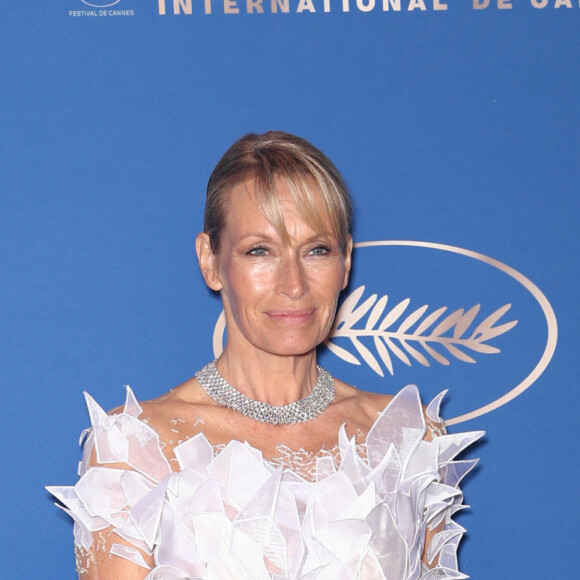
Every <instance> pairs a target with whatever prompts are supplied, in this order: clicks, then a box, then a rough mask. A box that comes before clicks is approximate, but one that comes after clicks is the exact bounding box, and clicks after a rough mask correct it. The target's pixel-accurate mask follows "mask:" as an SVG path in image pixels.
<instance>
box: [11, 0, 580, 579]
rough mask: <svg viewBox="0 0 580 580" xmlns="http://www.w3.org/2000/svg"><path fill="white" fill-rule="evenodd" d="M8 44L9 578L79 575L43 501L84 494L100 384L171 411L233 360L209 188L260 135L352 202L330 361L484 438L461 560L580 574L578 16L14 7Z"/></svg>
mask: <svg viewBox="0 0 580 580" xmlns="http://www.w3.org/2000/svg"><path fill="white" fill-rule="evenodd" d="M0 46H1V51H0V147H1V169H0V247H1V251H0V289H1V292H0V324H1V329H2V331H1V333H0V347H1V349H0V358H1V365H0V385H1V390H2V393H3V404H2V406H1V414H2V417H1V422H0V429H1V432H2V447H3V459H2V464H3V467H2V482H3V490H4V491H3V502H2V504H3V508H2V525H1V526H0V549H1V551H2V554H3V557H2V566H1V569H2V572H1V574H0V575H1V576H2V577H6V578H42V579H51V580H64V579H68V578H70V579H72V578H74V577H75V572H74V555H73V551H72V525H71V523H70V522H69V521H68V519H67V517H66V516H65V515H64V514H63V513H62V512H60V511H59V510H57V509H56V508H54V506H53V505H52V502H51V499H50V498H49V496H48V494H47V493H46V492H45V491H44V489H43V486H44V485H64V484H72V483H74V482H75V480H76V467H77V463H78V461H79V459H80V450H79V448H78V446H77V441H78V437H79V435H80V433H81V431H82V430H83V429H84V428H85V427H86V426H87V424H88V416H87V413H86V410H85V407H84V401H83V396H82V392H83V390H86V391H89V392H90V393H91V394H92V395H93V397H95V398H96V399H97V401H99V402H100V404H101V405H103V406H104V407H106V408H112V407H115V406H117V405H118V404H120V403H121V402H122V400H123V393H124V391H123V385H124V384H130V385H131V386H132V387H133V389H134V391H135V392H136V394H137V396H138V397H139V398H141V399H149V398H153V397H155V396H158V395H159V394H161V393H163V392H165V391H167V390H168V389H169V388H171V387H172V386H174V385H176V384H178V383H180V382H183V381H184V380H186V379H187V378H189V377H190V376H191V375H192V374H193V373H194V371H195V370H196V369H198V368H199V367H201V366H202V365H203V364H204V363H206V362H207V361H208V360H210V359H211V358H212V357H213V356H214V355H215V354H219V352H220V350H221V348H222V344H223V340H224V327H223V321H222V318H221V317H220V313H221V305H220V303H219V300H218V299H217V298H216V297H215V296H213V295H212V294H211V293H210V292H209V291H208V290H207V289H206V288H205V287H204V285H203V282H202V279H201V276H200V275H199V273H198V270H197V265H196V259H195V253H194V239H195V236H196V234H197V232H198V231H199V230H200V229H201V225H202V211H203V203H204V194H205V185H206V182H207V178H208V176H209V174H210V172H211V170H212V168H213V166H214V165H215V163H216V162H217V160H218V159H219V157H220V156H221V154H222V153H223V152H224V151H225V149H226V148H227V147H228V146H229V145H230V144H231V142H233V141H234V140H235V139H236V138H238V137H240V136H241V135H243V134H245V133H246V132H249V131H255V132H262V131H265V130H268V129H281V130H285V131H289V132H292V133H295V134H298V135H301V136H303V137H305V138H307V139H309V140H310V141H312V142H313V143H314V144H315V145H317V146H318V147H319V148H321V149H322V150H323V151H324V152H326V153H327V154H328V156H329V157H330V158H331V159H332V160H333V161H334V162H335V163H336V165H337V166H338V167H339V169H340V170H341V171H342V173H343V174H344V176H345V179H346V180H347V182H348V185H349V187H350V189H351V191H352V194H353V197H354V200H355V206H356V214H357V218H356V223H355V227H354V238H355V241H356V249H355V258H354V259H355V262H354V264H355V265H354V271H353V276H352V279H351V282H350V284H349V286H348V288H347V289H346V291H345V292H344V295H343V301H342V305H341V307H340V309H339V313H338V319H337V324H336V325H335V328H334V329H333V332H332V335H331V336H330V337H329V339H328V341H327V343H326V346H325V347H324V348H323V349H321V352H320V359H321V361H322V364H323V365H324V366H326V367H327V368H328V369H329V370H331V372H333V374H335V375H337V376H339V377H341V378H343V379H344V380H346V381H347V382H350V383H352V384H355V385H357V386H358V387H359V388H365V389H369V390H373V391H376V392H381V393H387V392H388V393H394V392H396V391H397V390H399V389H400V388H401V387H402V386H404V385H405V384H407V383H409V382H414V383H417V384H418V385H419V387H420V390H421V392H422V395H423V398H424V400H425V401H427V400H429V399H431V398H432V397H433V396H435V395H436V394H437V393H439V392H440V391H441V390H444V389H447V390H448V393H447V395H446V398H445V403H444V407H443V414H444V416H445V417H447V418H448V424H449V429H450V430H451V431H453V430H454V429H462V430H465V429H468V430H471V429H484V430H486V431H487V435H486V437H485V439H484V440H483V442H482V443H481V444H479V445H478V447H477V448H476V449H475V450H474V451H472V452H471V454H470V456H478V457H481V463H480V465H479V467H478V468H477V469H476V471H475V473H474V474H473V475H472V476H470V478H469V479H468V480H467V481H466V482H465V485H464V491H465V495H466V500H467V502H468V503H469V504H471V505H472V508H471V509H469V510H467V511H465V512H464V513H462V514H461V515H460V516H459V522H460V523H461V524H462V525H463V526H465V527H466V528H467V529H468V534H467V536H466V539H465V541H464V543H463V545H462V548H461V550H460V558H461V568H462V569H463V570H464V571H465V572H466V573H467V574H469V575H470V576H471V577H473V578H475V579H481V580H483V579H486V580H487V579H489V578H493V579H495V578H498V579H509V580H513V579H520V578H521V579H526V580H529V579H535V578H538V579H547V578H554V579H556V578H557V579H561V578H573V577H575V575H576V569H577V565H576V563H575V553H576V547H577V537H578V532H577V525H578V524H577V522H578V521H579V519H580V514H579V513H578V503H579V502H578V501H577V500H578V484H577V481H578V476H579V469H578V450H577V442H576V439H577V437H576V435H577V432H578V421H577V417H578V409H579V408H580V405H579V400H578V394H577V393H578V387H577V374H578V372H577V364H576V361H577V359H578V356H577V352H576V350H577V343H578V333H579V328H580V317H579V315H578V306H577V297H576V291H577V288H578V284H579V281H580V280H579V267H578V252H579V251H580V245H579V232H580V226H579V222H578V219H579V218H578V212H579V210H580V204H579V202H578V201H577V200H578V190H579V186H580V137H579V135H580V107H579V106H578V103H580V81H579V79H580V65H579V63H580V3H579V0H445V1H444V0H58V1H53V2H46V1H43V0H29V1H27V2H20V1H16V0H10V1H5V2H3V3H2V8H0Z"/></svg>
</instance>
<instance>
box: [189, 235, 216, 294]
mask: <svg viewBox="0 0 580 580" xmlns="http://www.w3.org/2000/svg"><path fill="white" fill-rule="evenodd" d="M195 252H196V254H197V261H198V262H199V269H200V270H201V275H202V276H203V279H204V280H205V283H206V284H207V285H208V286H209V287H210V288H211V289H212V290H215V291H216V292H218V291H219V290H221V289H222V283H221V282H220V279H219V267H218V259H217V256H216V255H215V254H214V253H213V251H212V249H211V244H210V241H209V236H208V235H207V234H206V233H204V232H202V233H201V234H198V235H197V238H196V239H195Z"/></svg>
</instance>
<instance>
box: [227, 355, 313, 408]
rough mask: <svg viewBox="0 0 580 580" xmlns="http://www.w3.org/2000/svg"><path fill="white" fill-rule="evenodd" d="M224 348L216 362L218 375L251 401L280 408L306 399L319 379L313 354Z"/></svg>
mask: <svg viewBox="0 0 580 580" xmlns="http://www.w3.org/2000/svg"><path fill="white" fill-rule="evenodd" d="M252 355H253V356H248V353H237V352H235V349H233V348H228V347H227V345H226V348H225V349H224V352H223V353H222V355H221V356H220V358H219V359H218V361H217V368H218V370H219V372H220V374H221V375H222V376H223V377H224V378H225V379H226V381H228V383H230V384H231V385H232V386H234V387H235V388H236V389H238V390H239V391H241V392H242V393H244V395H246V396H247V397H249V398H250V399H254V400H256V401H262V402H264V403H269V404H270V405H276V406H282V405H287V404H289V403H293V402H294V401H297V400H299V399H302V398H304V397H306V396H307V395H308V394H310V392H311V391H312V388H313V387H314V384H315V383H316V380H317V378H318V371H317V369H316V352H315V351H312V352H309V353H307V354H304V355H300V356H278V355H272V354H270V353H266V352H263V351H259V352H257V353H252Z"/></svg>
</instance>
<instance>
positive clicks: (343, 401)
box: [335, 380, 393, 426]
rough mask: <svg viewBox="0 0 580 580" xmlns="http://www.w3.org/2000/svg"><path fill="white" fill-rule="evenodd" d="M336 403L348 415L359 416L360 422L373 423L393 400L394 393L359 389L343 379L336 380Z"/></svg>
mask: <svg viewBox="0 0 580 580" xmlns="http://www.w3.org/2000/svg"><path fill="white" fill-rule="evenodd" d="M335 388H336V404H337V405H338V406H340V407H341V408H342V411H343V414H344V415H345V416H347V417H351V418H355V417H356V418H357V419H358V420H357V422H358V423H364V424H367V425H369V426H370V425H372V424H373V423H374V422H375V421H376V419H377V416H378V414H379V413H381V412H382V411H383V410H384V409H385V407H386V406H387V405H388V404H389V403H390V402H391V401H392V400H393V395H386V394H381V393H371V392H369V391H363V390H361V389H357V388H356V387H353V386H351V385H348V384H346V383H344V382H343V381H340V380H336V381H335Z"/></svg>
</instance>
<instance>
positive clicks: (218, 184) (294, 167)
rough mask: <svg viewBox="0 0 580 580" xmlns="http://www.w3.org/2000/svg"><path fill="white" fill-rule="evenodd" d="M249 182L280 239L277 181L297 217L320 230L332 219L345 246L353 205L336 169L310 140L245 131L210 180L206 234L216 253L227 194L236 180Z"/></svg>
mask: <svg viewBox="0 0 580 580" xmlns="http://www.w3.org/2000/svg"><path fill="white" fill-rule="evenodd" d="M247 180H253V185H254V192H255V195H256V198H257V201H258V204H259V205H260V209H261V211H262V212H263V213H264V215H265V216H266V218H267V219H268V220H269V221H270V222H271V223H272V224H273V225H274V227H275V228H276V230H277V231H278V232H279V233H280V235H281V236H282V238H283V239H284V240H288V239H289V235H288V231H287V229H286V224H285V223H284V219H283V217H282V212H281V209H280V202H279V199H278V191H277V189H276V182H277V181H278V180H282V181H283V182H284V183H285V184H286V185H287V187H288V190H289V192H290V195H291V196H292V199H293V201H294V203H295V204H296V207H297V208H298V211H299V212H300V215H301V217H302V218H303V219H304V221H305V222H306V223H307V224H308V225H309V226H310V227H311V228H312V229H313V230H315V231H318V232H322V231H324V230H325V229H326V228H327V227H328V226H327V225H326V224H327V223H328V221H327V220H329V221H330V225H331V227H332V230H333V233H334V234H335V235H336V237H337V238H338V241H339V244H340V247H341V249H342V251H343V252H344V251H345V249H346V244H347V239H348V234H349V232H350V227H351V223H352V213H353V210H352V204H351V201H350V197H349V194H348V190H347V188H346V185H345V183H344V180H343V179H342V177H341V175H340V173H339V172H338V170H337V169H336V167H335V166H334V164H333V163H332V161H330V159H328V157H327V156H326V155H325V154H324V153H322V151H320V150H319V149H317V148H316V147H314V145H312V144H311V143H309V142H308V141H306V140H305V139H302V138H300V137H296V136H295V135H291V134H290V133H284V132H282V131H268V132H267V133H264V134H263V135H257V134H255V133H249V134H248V135H245V136H244V137H242V138H241V139H239V140H238V141H236V142H235V143H234V144H233V145H232V146H231V147H230V148H229V149H228V150H227V151H226V152H225V153H224V155H223V157H222V158H221V159H220V160H219V162H218V164H217V165H216V166H215V169H214V170H213V172H212V174H211V176H210V178H209V181H208V184H207V197H206V205H205V215H204V232H205V233H206V234H208V235H209V238H210V243H211V248H212V251H213V252H214V253H217V252H218V251H219V247H220V233H221V232H222V231H223V228H224V227H225V225H226V223H225V221H226V210H227V206H228V195H229V194H230V192H231V190H232V189H233V188H234V187H235V186H236V185H238V184H240V183H243V182H244V181H247Z"/></svg>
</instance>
